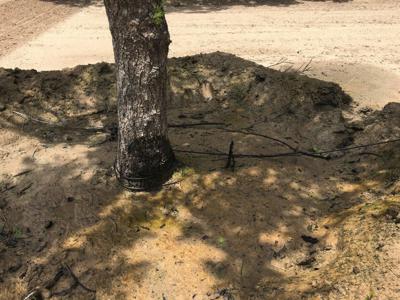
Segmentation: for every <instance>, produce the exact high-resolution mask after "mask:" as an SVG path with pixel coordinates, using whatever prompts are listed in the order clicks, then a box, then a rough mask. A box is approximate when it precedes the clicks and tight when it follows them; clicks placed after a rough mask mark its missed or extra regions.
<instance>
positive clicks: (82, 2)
mask: <svg viewBox="0 0 400 300" xmlns="http://www.w3.org/2000/svg"><path fill="white" fill-rule="evenodd" d="M40 1H46V2H52V3H55V4H60V5H68V6H74V7H86V6H93V5H95V6H103V1H102V0H40Z"/></svg>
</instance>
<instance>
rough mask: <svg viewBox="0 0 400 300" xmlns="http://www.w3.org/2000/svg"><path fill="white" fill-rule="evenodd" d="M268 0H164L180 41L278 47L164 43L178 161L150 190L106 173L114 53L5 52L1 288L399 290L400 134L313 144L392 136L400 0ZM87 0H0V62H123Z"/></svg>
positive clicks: (141, 293)
mask: <svg viewBox="0 0 400 300" xmlns="http://www.w3.org/2000/svg"><path fill="white" fill-rule="evenodd" d="M276 2H277V1H272V0H271V1H269V3H270V4H269V5H262V6H258V5H252V6H226V7H215V6H207V5H201V6H186V5H183V6H179V7H176V6H174V7H170V8H169V13H168V21H169V23H170V27H171V35H172V39H173V44H172V47H171V56H181V55H184V54H192V53H197V52H209V51H213V50H224V51H227V52H231V53H235V54H238V55H239V56H241V57H245V58H248V59H250V60H252V61H256V62H258V63H261V64H263V65H272V64H275V63H277V62H279V61H281V59H282V58H283V59H284V60H285V63H281V64H279V65H275V66H274V68H276V69H280V70H282V72H277V71H274V70H271V69H266V68H264V67H262V66H259V65H256V64H254V63H253V62H251V61H248V60H244V59H241V58H238V57H234V56H231V55H227V54H223V53H216V54H210V55H199V56H191V57H186V58H178V59H171V60H170V66H169V68H170V69H169V70H170V74H171V92H172V95H173V97H172V98H171V103H170V106H169V111H168V114H169V123H170V126H171V128H170V138H171V142H172V143H173V145H174V149H175V150H176V153H177V157H178V159H179V160H180V161H181V162H182V163H183V165H182V166H180V168H179V169H177V171H176V172H175V174H174V176H173V178H172V179H171V181H170V184H169V185H166V186H164V188H163V189H161V190H160V191H158V192H154V193H130V192H127V191H125V190H123V189H122V188H120V187H119V186H118V184H117V182H116V181H115V178H114V176H113V159H114V153H115V148H116V141H115V132H116V127H115V121H116V120H115V117H116V103H115V75H114V66H113V65H109V64H107V63H103V64H96V65H91V66H90V65H89V66H87V65H85V66H78V67H76V68H73V69H67V70H63V71H53V72H47V71H42V72H38V71H36V70H31V71H24V70H19V69H15V70H7V69H3V68H0V299H4V300H6V299H7V300H9V299H21V298H23V297H24V296H25V295H27V294H28V292H30V291H34V290H38V291H40V292H41V293H42V295H43V296H44V298H45V299H47V298H50V297H52V299H85V300H86V299H107V300H108V299H160V300H165V299H168V300H170V299H182V300H186V299H194V300H198V299H202V300H215V299H224V300H233V299H236V300H238V299H242V300H248V299H287V300H289V299H290V300H294V299H315V300H317V299H319V300H322V299H323V300H325V299H329V300H331V299H332V300H333V299H351V300H353V299H382V300H386V299H398V298H400V281H399V277H400V261H399V257H400V197H399V192H400V171H399V170H400V163H399V162H400V156H399V153H398V151H397V149H398V143H397V144H396V143H393V144H385V145H380V146H377V147H371V148H360V149H355V150H353V151H350V152H343V151H335V152H332V153H329V154H323V153H321V151H323V150H327V149H333V148H337V147H339V148H343V147H346V146H354V145H359V144H365V143H370V142H375V141H381V140H387V139H395V138H398V137H399V136H400V104H398V103H389V104H387V105H385V104H386V103H388V102H390V101H399V100H400V99H399V86H400V84H399V78H400V77H399V76H400V69H399V64H398V59H399V58H398V56H397V52H398V50H399V47H400V46H399V43H400V42H399V36H400V34H399V33H400V32H399V31H400V21H399V18H398V17H397V15H398V14H399V12H400V5H399V4H398V3H397V1H374V0H366V1H361V0H360V1H352V2H345V3H336V2H331V1H325V2H314V1H306V2H304V3H303V2H302V3H300V4H290V5H289V3H292V2H294V1H287V3H288V5H282V6H277V5H273V4H274V3H275V4H276ZM280 2H281V1H280ZM10 3H12V4H13V6H12V8H13V9H15V10H11V9H10V6H7V5H11V4H10ZM22 4H24V5H22ZM84 4H85V3H83V4H82V2H81V1H70V2H68V3H66V2H65V1H46V2H45V1H37V0H36V1H33V0H31V1H27V0H23V1H22V0H21V1H2V2H0V12H1V13H2V14H3V17H4V18H3V20H2V21H1V24H2V27H1V28H0V33H1V34H3V36H2V38H5V39H6V42H5V43H2V44H1V46H0V47H2V48H1V50H0V51H5V52H7V53H6V54H5V55H4V56H3V57H1V58H0V66H7V67H19V68H22V69H30V68H37V69H39V70H47V69H58V68H62V67H69V66H71V67H72V66H75V65H76V64H79V63H81V64H87V63H90V62H92V63H97V62H98V61H101V60H104V61H111V60H112V55H111V41H110V37H109V33H108V30H107V23H106V19H105V15H104V10H103V8H102V7H101V6H99V5H97V6H96V5H89V6H87V5H84ZM25 6H26V7H25ZM27 10H29V12H30V14H28V13H27ZM31 12H34V13H31ZM46 12H48V14H47V13H46ZM42 14H45V15H42ZM21 16H29V18H28V17H27V18H26V19H24V20H22V21H21ZM44 16H46V17H44ZM47 19H48V20H47ZM20 21H21V22H20ZM46 22H48V23H46ZM27 26H28V27H29V28H30V30H28V31H27V32H28V33H27V34H26V35H25V33H24V34H22V33H21V34H18V35H13V37H12V38H13V39H12V40H11V38H10V37H7V36H6V35H4V34H7V32H11V31H12V30H15V31H12V32H20V31H21V32H22V31H24V32H25V31H26V29H27ZM3 28H6V30H3ZM46 29H47V30H46ZM1 30H3V31H1ZM27 40H29V42H27ZM16 47H17V48H16ZM11 49H15V50H12V51H11ZM311 58H313V61H312V63H311V65H310V66H311V70H308V69H306V70H303V69H304V68H306V64H307V63H308V62H309V61H310V59H311ZM281 62H282V61H281ZM288 62H290V63H288ZM292 63H293V64H292ZM289 67H291V68H290V69H289ZM302 74H309V75H311V76H313V77H316V78H322V79H323V80H325V81H321V80H317V79H309V78H307V77H305V76H303V75H302ZM326 81H335V82H337V83H340V85H341V86H343V89H344V90H345V91H346V92H348V93H349V94H350V95H351V96H352V97H353V99H354V101H352V99H351V98H350V97H348V95H346V94H345V93H344V92H343V90H342V89H341V88H340V87H339V86H338V85H336V84H333V83H328V82H326ZM364 105H368V106H372V107H373V108H374V109H369V108H365V107H363V106H364ZM199 122H202V123H204V122H211V123H223V124H220V125H213V126H207V125H203V126H197V125H193V126H188V125H187V124H193V123H199ZM179 125H180V126H179ZM183 125H184V126H183ZM238 131H241V132H238ZM243 131H244V133H243ZM260 134H261V135H260ZM265 135H267V137H266V136H265ZM268 136H273V137H278V138H279V139H280V142H278V141H276V140H271V139H270V138H268ZM231 140H233V141H234V142H235V147H234V149H235V151H234V153H235V154H236V156H237V157H236V164H235V168H234V170H232V169H226V168H225V165H226V155H224V154H223V153H226V151H227V149H228V145H229V143H230V141H231ZM288 145H289V146H288ZM296 149H297V150H296ZM191 150H192V151H193V150H194V151H206V152H212V153H214V154H213V155H212V156H204V155H196V154H194V153H187V152H185V151H191ZM295 150H296V151H298V150H301V151H302V153H303V154H304V153H305V154H306V156H304V155H292V154H291V155H289V156H288V155H283V156H281V157H279V158H270V159H259V158H258V159H257V158H248V157H247V158H246V157H241V158H240V157H238V156H239V154H240V153H241V154H246V153H247V154H253V155H255V156H257V155H258V156H259V155H260V154H267V155H268V154H276V153H287V152H288V151H289V152H293V151H295ZM325 155H328V157H326V156H325ZM312 156H314V157H312ZM315 156H318V157H315ZM321 156H323V157H321ZM325 158H329V159H325ZM67 266H68V267H70V269H71V270H72V271H73V273H74V274H75V275H76V276H77V277H78V278H79V280H80V281H81V283H83V284H84V285H85V286H86V287H88V288H89V289H95V290H96V293H93V292H92V291H90V290H88V289H85V288H83V287H82V286H77V285H76V281H75V285H74V278H73V276H71V273H70V272H69V271H68V268H67ZM29 300H31V299H29Z"/></svg>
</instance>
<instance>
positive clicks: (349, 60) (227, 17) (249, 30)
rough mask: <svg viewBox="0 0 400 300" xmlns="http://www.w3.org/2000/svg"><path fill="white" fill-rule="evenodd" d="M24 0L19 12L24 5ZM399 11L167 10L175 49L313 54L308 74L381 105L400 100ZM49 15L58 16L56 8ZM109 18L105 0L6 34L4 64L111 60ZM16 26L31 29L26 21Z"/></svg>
mask: <svg viewBox="0 0 400 300" xmlns="http://www.w3.org/2000/svg"><path fill="white" fill-rule="evenodd" d="M24 1H27V0H24ZM29 1H31V2H32V3H39V1H38V0H29ZM19 2H22V1H18V2H17V5H16V8H17V10H16V12H17V11H18V9H22V8H21V7H22V5H18V3H19ZM183 2H184V1H183ZM271 2H272V3H274V1H271ZM44 3H45V4H43V2H40V5H41V6H43V7H46V6H51V8H52V9H56V6H57V5H54V4H49V3H48V2H44ZM13 5H15V4H14V2H13ZM1 7H2V6H0V11H1ZM23 7H24V6H23ZM57 9H58V10H59V11H64V10H65V11H67V12H69V11H70V10H71V6H68V5H61V4H59V5H58V8H57ZM74 11H75V10H74ZM8 14H9V12H8ZM30 15H31V14H30ZM399 15H400V3H399V2H398V1H395V0H390V1H389V0H385V1H382V0H355V1H351V2H344V3H336V2H330V1H328V2H326V1H325V2H319V1H318V2H313V1H312V2H309V1H306V2H301V3H300V4H294V5H287V6H276V5H253V6H222V7H221V6H217V7H215V6H204V5H203V6H194V7H193V6H182V7H172V8H169V13H168V14H167V18H168V22H169V26H170V31H171V37H172V41H173V42H172V45H171V51H170V56H182V55H190V54H197V53H206V52H212V51H217V50H218V51H224V52H227V53H233V54H236V55H238V56H240V57H243V58H246V59H250V60H252V61H255V62H257V63H260V64H262V65H264V66H269V65H272V64H274V63H277V62H279V61H280V60H281V59H286V60H287V61H288V62H291V63H294V66H295V67H300V66H301V65H302V64H305V63H307V62H308V61H309V60H310V59H313V62H312V64H311V70H310V71H308V72H307V74H308V75H310V76H312V77H316V78H320V79H322V80H328V81H334V82H337V83H339V84H340V85H341V86H342V87H343V88H344V89H345V91H346V92H348V93H349V94H350V95H351V96H352V97H353V98H354V99H355V100H356V101H359V102H360V103H362V104H363V105H372V106H375V107H376V108H379V107H380V108H382V107H383V105H384V104H385V103H388V102H390V101H400V89H399V86H400V61H399V55H398V53H399V52H400V40H399V36H400V19H399V17H398V16H399ZM51 16H52V17H51V18H57V14H51ZM51 18H50V19H51ZM63 18H64V15H62V16H60V17H59V19H63ZM46 20H47V18H43V17H38V18H36V19H35V23H36V24H37V25H35V26H39V27H51V26H49V24H46V22H47V21H46ZM3 23H4V21H2V25H3ZM42 23H43V24H42ZM41 24H42V25H41ZM17 25H18V24H17ZM29 26H31V25H29ZM107 26H108V25H107V20H106V16H105V12H104V8H103V7H101V6H96V5H92V6H89V7H85V8H83V9H81V10H80V11H79V12H78V13H76V14H75V15H73V16H71V17H69V18H68V19H67V20H65V21H63V22H61V23H59V24H58V25H56V26H54V27H51V28H49V29H48V30H47V31H46V32H45V33H43V34H41V35H40V36H38V37H36V38H34V39H32V40H31V41H30V42H28V43H26V44H25V45H24V46H22V47H20V48H19V49H17V50H16V51H14V52H10V51H9V50H7V49H8V48H7V47H8V46H7V45H8V44H9V43H10V41H11V40H10V41H8V40H7V39H9V37H8V38H7V39H6V44H5V45H6V46H3V45H4V42H2V45H1V46H0V47H2V48H1V49H2V50H1V51H0V53H5V52H7V55H5V56H4V57H3V58H1V59H0V66H3V67H20V68H22V69H30V68H35V69H38V70H49V69H61V68H64V67H72V66H75V65H77V64H86V63H96V62H99V61H107V62H111V61H112V59H113V56H112V48H111V39H110V34H109V31H108V27H107ZM4 28H5V29H4V30H5V31H7V30H9V28H10V27H8V26H7V27H4ZM12 28H13V30H16V32H26V30H24V28H25V27H23V26H17V27H15V25H13V27H12ZM2 29H3V26H2ZM13 35H14V34H12V33H11V34H10V36H13ZM14 39H19V34H17V35H16V37H14ZM25 41H26V39H25V38H24V37H22V42H25ZM11 42H12V41H11ZM18 43H19V44H21V43H20V42H18ZM4 47H6V49H4ZM287 67H288V64H281V65H279V66H275V68H287Z"/></svg>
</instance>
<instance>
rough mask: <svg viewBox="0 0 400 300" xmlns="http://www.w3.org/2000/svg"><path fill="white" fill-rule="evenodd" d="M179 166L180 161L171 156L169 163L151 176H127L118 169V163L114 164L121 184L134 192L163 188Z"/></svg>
mask: <svg viewBox="0 0 400 300" xmlns="http://www.w3.org/2000/svg"><path fill="white" fill-rule="evenodd" d="M177 167H178V162H177V161H176V160H175V158H171V159H170V160H168V163H167V164H165V165H164V166H162V167H161V168H160V170H159V171H158V172H157V173H155V174H154V175H151V176H146V177H125V176H123V175H122V174H121V173H120V171H119V170H118V167H117V164H114V172H115V176H116V178H117V180H118V182H119V184H120V185H121V186H122V187H123V188H125V189H127V190H130V191H134V192H142V191H156V190H159V189H161V188H162V186H163V184H164V183H165V182H166V181H168V180H169V179H170V178H171V176H172V174H173V173H174V171H175V169H176V168H177Z"/></svg>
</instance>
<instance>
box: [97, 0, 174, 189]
mask: <svg viewBox="0 0 400 300" xmlns="http://www.w3.org/2000/svg"><path fill="white" fill-rule="evenodd" d="M104 3H105V7H106V12H107V16H108V20H109V24H110V31H111V35H112V39H113V47H114V56H115V62H116V69H117V97H118V99H117V100H118V151H117V159H116V164H115V168H116V171H117V172H116V173H117V177H118V179H119V180H120V181H121V182H122V183H123V184H124V185H125V186H128V187H130V188H132V189H138V190H146V189H151V188H153V187H156V186H159V185H160V184H161V183H162V181H163V180H165V179H166V177H167V176H169V172H170V170H171V169H172V165H173V162H174V161H175V158H174V154H173V151H172V148H171V146H170V143H169V140H168V137H167V129H168V125H167V116H166V106H167V100H168V99H167V97H168V91H167V84H168V77H167V56H168V46H169V44H170V39H169V33H168V26H167V23H166V20H165V17H164V11H163V8H162V3H161V1H160V0H104Z"/></svg>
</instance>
